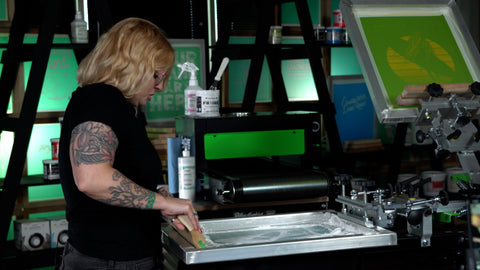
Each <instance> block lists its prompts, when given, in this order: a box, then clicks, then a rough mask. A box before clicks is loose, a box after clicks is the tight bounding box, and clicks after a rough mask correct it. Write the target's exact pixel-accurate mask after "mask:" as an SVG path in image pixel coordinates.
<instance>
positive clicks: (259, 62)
mask: <svg viewBox="0 0 480 270" xmlns="http://www.w3.org/2000/svg"><path fill="white" fill-rule="evenodd" d="M285 2H294V3H295V7H296V9H297V15H298V18H299V21H300V27H301V32H302V35H303V38H304V44H293V45H286V44H269V42H268V38H269V31H270V26H271V25H274V19H275V8H276V5H279V4H281V3H285ZM256 4H257V7H258V14H259V15H258V16H257V24H256V34H255V43H254V44H253V45H251V44H250V45H230V44H228V42H229V37H230V35H231V29H230V25H231V22H221V23H220V24H219V25H221V26H223V27H222V28H220V29H219V38H218V41H217V43H216V45H215V46H214V47H213V48H212V49H213V51H212V70H214V71H215V70H218V67H219V66H220V63H221V61H222V59H223V58H224V57H229V58H230V59H231V60H238V59H250V60H251V62H250V68H249V71H248V78H247V83H246V88H245V94H244V98H243V102H242V106H241V107H240V108H222V112H224V113H230V112H239V111H240V112H253V111H254V107H255V101H256V96H257V92H258V86H259V83H260V74H261V69H262V66H263V61H264V58H265V57H266V60H267V63H268V66H269V69H270V73H271V76H272V83H273V94H272V99H273V101H274V103H275V105H276V108H277V111H278V112H288V111H299V110H302V111H315V112H319V113H321V114H322V116H323V117H322V118H323V121H324V123H325V127H326V132H327V136H328V142H329V147H330V151H331V153H332V154H333V155H334V159H337V158H338V157H340V156H341V155H342V154H343V149H342V145H341V141H340V136H339V134H338V129H337V123H336V121H335V107H334V105H333V103H332V101H331V98H330V95H329V93H328V88H327V82H326V78H325V74H324V70H323V66H322V62H321V60H322V48H324V47H329V46H331V45H326V44H323V43H321V42H320V41H317V40H316V39H315V36H314V31H313V24H312V19H311V16H310V12H309V8H308V5H307V1H306V0H290V1H286V0H264V1H256ZM289 59H308V60H309V63H310V67H311V70H312V74H313V79H314V83H315V87H316V91H317V94H318V101H313V102H292V101H289V100H288V96H287V91H286V89H285V84H284V80H283V77H282V72H281V61H283V60H289Z"/></svg>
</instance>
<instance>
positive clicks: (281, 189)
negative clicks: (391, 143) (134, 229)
mask: <svg viewBox="0 0 480 270" xmlns="http://www.w3.org/2000/svg"><path fill="white" fill-rule="evenodd" d="M340 9H341V12H342V16H343V18H344V20H345V24H346V28H347V31H348V33H349V36H350V37H351V40H352V44H353V48H354V49H355V53H356V55H357V58H358V59H359V64H360V67H361V69H362V74H363V76H364V79H365V83H366V85H367V87H368V91H369V93H370V97H371V99H372V103H373V106H374V108H375V112H376V116H377V119H378V121H379V122H380V123H384V124H385V123H386V124H401V125H402V126H404V124H410V123H412V124H413V125H415V126H417V127H419V132H418V133H417V134H416V140H417V142H418V143H422V142H423V141H431V142H432V145H433V146H434V147H435V152H436V157H437V158H438V159H441V158H444V157H446V156H449V155H452V154H456V155H457V157H458V159H459V161H460V164H461V167H462V169H463V170H464V171H465V174H466V175H467V177H465V179H457V180H458V181H456V184H457V185H458V187H459V188H460V192H459V194H457V196H449V195H450V194H448V193H446V192H440V193H439V194H438V195H435V196H429V197H426V196H417V194H416V192H415V191H416V190H418V189H420V188H421V186H422V185H425V184H427V183H429V181H430V182H431V179H429V178H428V177H426V178H420V177H412V178H411V179H406V180H405V181H403V182H400V183H398V184H397V185H395V186H394V185H393V184H392V183H396V179H395V180H394V179H387V184H388V183H390V185H386V186H383V187H377V186H376V185H375V184H374V185H371V184H369V183H368V181H367V182H364V183H363V184H357V183H355V181H352V180H353V179H354V178H353V176H351V175H342V174H325V173H322V172H319V171H317V170H312V168H313V167H314V166H313V165H318V164H319V162H318V160H316V158H317V157H321V156H322V148H321V147H320V146H321V135H320V134H321V131H320V127H321V124H320V123H321V119H320V116H319V115H318V114H316V113H308V112H291V113H288V114H281V115H274V114H272V115H260V114H249V113H247V114H245V115H228V116H222V117H218V118H208V119H199V118H195V117H184V118H180V119H177V121H176V130H177V135H178V136H187V137H190V138H192V145H193V151H192V152H195V154H194V155H195V157H196V162H197V168H198V169H199V170H200V171H201V172H202V173H204V175H207V176H208V177H209V179H210V183H209V184H210V186H209V190H210V195H211V197H212V199H213V200H214V201H215V202H216V203H218V204H220V205H235V204H237V203H242V202H245V201H265V200H267V201H269V200H280V199H282V197H283V196H285V197H287V196H292V197H290V198H301V197H302V196H326V197H328V198H329V209H318V210H317V211H310V210H308V211H302V210H303V209H302V208H301V207H298V208H297V211H295V212H293V213H281V214H279V213H275V214H272V215H265V216H256V217H241V218H236V217H234V218H232V217H226V218H214V219H209V220H205V219H202V220H201V221H200V225H201V227H202V230H203V231H204V232H205V234H204V235H205V237H206V239H207V245H206V247H205V248H203V249H195V248H194V247H193V246H192V245H189V244H188V242H186V241H184V239H183V238H182V237H181V236H179V234H178V233H177V232H176V231H175V230H173V229H172V228H171V227H170V226H168V225H167V226H165V227H163V236H164V240H163V241H164V243H165V249H166V250H168V252H167V253H168V254H169V255H170V256H171V257H173V258H176V262H177V264H178V268H179V269H249V270H252V269H295V268H303V269H312V268H318V269H402V270H403V269H474V268H472V267H470V258H471V257H472V256H468V254H469V253H470V251H471V248H472V228H473V229H477V228H478V226H477V227H472V226H471V225H470V214H469V211H470V209H469V203H470V200H471V198H472V197H474V196H477V194H478V185H479V184H480V165H479V163H478V160H477V157H476V156H477V153H478V150H479V146H480V143H479V142H480V128H479V126H480V125H479V120H478V119H479V108H480V103H479V98H478V95H479V92H480V91H479V84H478V83H477V82H478V81H480V66H479V63H480V54H479V51H478V49H477V48H476V46H475V44H474V41H473V39H472V37H471V35H470V33H469V32H468V29H467V27H466V26H465V22H464V21H463V18H462V16H461V14H460V12H459V9H458V7H457V6H456V3H455V1H454V0H422V1H418V0H341V1H340ZM287 141H288V143H285V142H287ZM282 142H283V143H282ZM252 146H253V147H252ZM392 154H393V155H395V154H399V153H392ZM292 158H293V159H294V160H295V162H293V164H295V165H297V166H295V169H291V168H288V166H289V165H291V164H292V163H290V161H291V160H292ZM227 160H228V161H227ZM252 160H253V161H252ZM256 160H262V162H260V161H259V162H257V161H256ZM265 160H267V161H268V162H271V163H269V164H273V165H266V166H264V165H263V161H265ZM225 162H227V163H225ZM228 162H230V163H228ZM244 162H246V163H244ZM279 164H281V165H282V166H283V165H285V164H287V169H286V170H284V169H282V168H278V167H276V166H277V165H279ZM268 168H270V169H268ZM262 169H266V172H265V171H262ZM449 197H450V198H449ZM479 212H480V211H479ZM446 217H448V218H447V221H448V222H443V221H445V220H443V219H445V218H446ZM477 233H479V234H480V232H477ZM479 239H480V237H479ZM479 261H480V260H479Z"/></svg>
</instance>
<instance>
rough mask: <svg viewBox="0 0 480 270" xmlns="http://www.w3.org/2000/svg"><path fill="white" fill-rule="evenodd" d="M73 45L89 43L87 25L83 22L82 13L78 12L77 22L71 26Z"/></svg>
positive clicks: (76, 15)
mask: <svg viewBox="0 0 480 270" xmlns="http://www.w3.org/2000/svg"><path fill="white" fill-rule="evenodd" d="M70 27H71V31H72V43H88V31H87V23H86V22H85V21H84V20H83V16H82V12H81V11H79V10H77V12H76V13H75V20H73V21H72V23H71V24H70Z"/></svg>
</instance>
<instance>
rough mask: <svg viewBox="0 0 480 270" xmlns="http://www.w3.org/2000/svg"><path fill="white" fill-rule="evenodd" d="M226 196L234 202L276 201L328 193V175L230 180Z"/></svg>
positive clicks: (319, 195)
mask: <svg viewBox="0 0 480 270" xmlns="http://www.w3.org/2000/svg"><path fill="white" fill-rule="evenodd" d="M225 190H227V191H228V192H226V193H225V194H224V196H225V197H224V198H225V199H226V200H229V201H232V202H256V201H275V200H288V199H302V198H313V197H321V196H327V195H328V180H327V177H326V175H323V174H312V175H299V176H288V177H284V178H282V177H275V178H260V179H243V180H230V181H228V182H227V184H226V186H225Z"/></svg>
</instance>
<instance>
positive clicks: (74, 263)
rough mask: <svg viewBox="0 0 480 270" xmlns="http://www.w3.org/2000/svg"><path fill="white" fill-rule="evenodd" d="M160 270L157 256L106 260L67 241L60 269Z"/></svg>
mask: <svg viewBox="0 0 480 270" xmlns="http://www.w3.org/2000/svg"><path fill="white" fill-rule="evenodd" d="M87 269H92V270H94V269H97V270H100V269H102V270H107V269H108V270H159V269H162V267H161V262H159V260H158V259H157V257H148V258H144V259H140V260H134V261H112V260H104V259H99V258H95V257H90V256H88V255H85V254H82V253H80V252H79V251H78V250H76V249H75V248H74V247H73V246H72V245H70V244H69V243H67V244H66V245H65V249H64V251H63V258H62V264H61V265H60V270H87Z"/></svg>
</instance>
